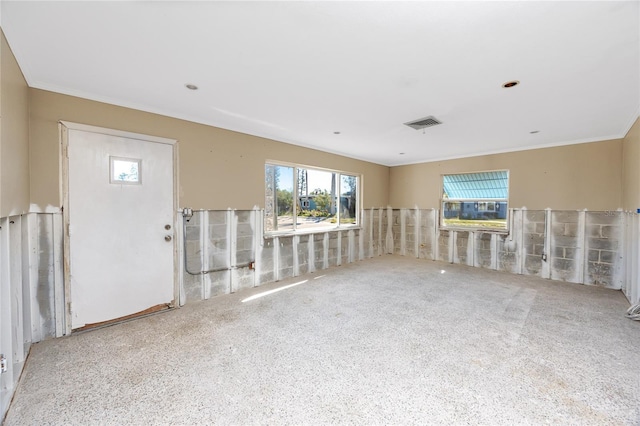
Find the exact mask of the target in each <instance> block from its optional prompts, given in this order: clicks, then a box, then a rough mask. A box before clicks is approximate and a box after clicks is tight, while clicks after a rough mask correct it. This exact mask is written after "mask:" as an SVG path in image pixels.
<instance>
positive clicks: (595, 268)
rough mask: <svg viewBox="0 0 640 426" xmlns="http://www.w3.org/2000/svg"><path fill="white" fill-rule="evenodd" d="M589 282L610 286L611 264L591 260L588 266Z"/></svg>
mask: <svg viewBox="0 0 640 426" xmlns="http://www.w3.org/2000/svg"><path fill="white" fill-rule="evenodd" d="M588 271H589V272H588V274H589V283H590V284H595V285H602V286H609V285H610V283H611V275H612V272H613V271H612V268H611V265H608V264H605V263H598V262H589V268H588Z"/></svg>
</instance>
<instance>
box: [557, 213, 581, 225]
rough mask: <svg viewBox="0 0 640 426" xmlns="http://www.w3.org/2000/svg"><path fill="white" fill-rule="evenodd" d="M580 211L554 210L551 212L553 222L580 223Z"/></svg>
mask: <svg viewBox="0 0 640 426" xmlns="http://www.w3.org/2000/svg"><path fill="white" fill-rule="evenodd" d="M578 217H579V215H578V212H577V211H573V210H554V211H552V212H551V223H553V224H555V223H560V222H562V223H578Z"/></svg>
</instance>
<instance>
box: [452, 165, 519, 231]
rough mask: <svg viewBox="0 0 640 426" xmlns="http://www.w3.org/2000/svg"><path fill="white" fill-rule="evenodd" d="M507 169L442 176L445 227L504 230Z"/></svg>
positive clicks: (506, 208)
mask: <svg viewBox="0 0 640 426" xmlns="http://www.w3.org/2000/svg"><path fill="white" fill-rule="evenodd" d="M508 198H509V171H507V170H498V171H492V172H477V173H460V174H451V175H443V176H442V214H441V220H440V224H441V226H442V227H444V228H463V229H486V230H496V231H506V230H507V214H508V207H509V200H508Z"/></svg>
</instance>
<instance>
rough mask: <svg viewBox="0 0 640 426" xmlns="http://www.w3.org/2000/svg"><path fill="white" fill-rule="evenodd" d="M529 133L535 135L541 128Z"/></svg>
mask: <svg viewBox="0 0 640 426" xmlns="http://www.w3.org/2000/svg"><path fill="white" fill-rule="evenodd" d="M529 133H531V134H532V135H535V134H536V133H540V130H532V131H530V132H529Z"/></svg>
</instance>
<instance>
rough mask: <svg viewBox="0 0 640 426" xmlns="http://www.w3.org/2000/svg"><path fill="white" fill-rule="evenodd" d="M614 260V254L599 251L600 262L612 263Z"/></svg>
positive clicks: (612, 252)
mask: <svg viewBox="0 0 640 426" xmlns="http://www.w3.org/2000/svg"><path fill="white" fill-rule="evenodd" d="M615 260H616V252H614V251H608V250H602V251H600V262H604V263H613V262H615Z"/></svg>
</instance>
